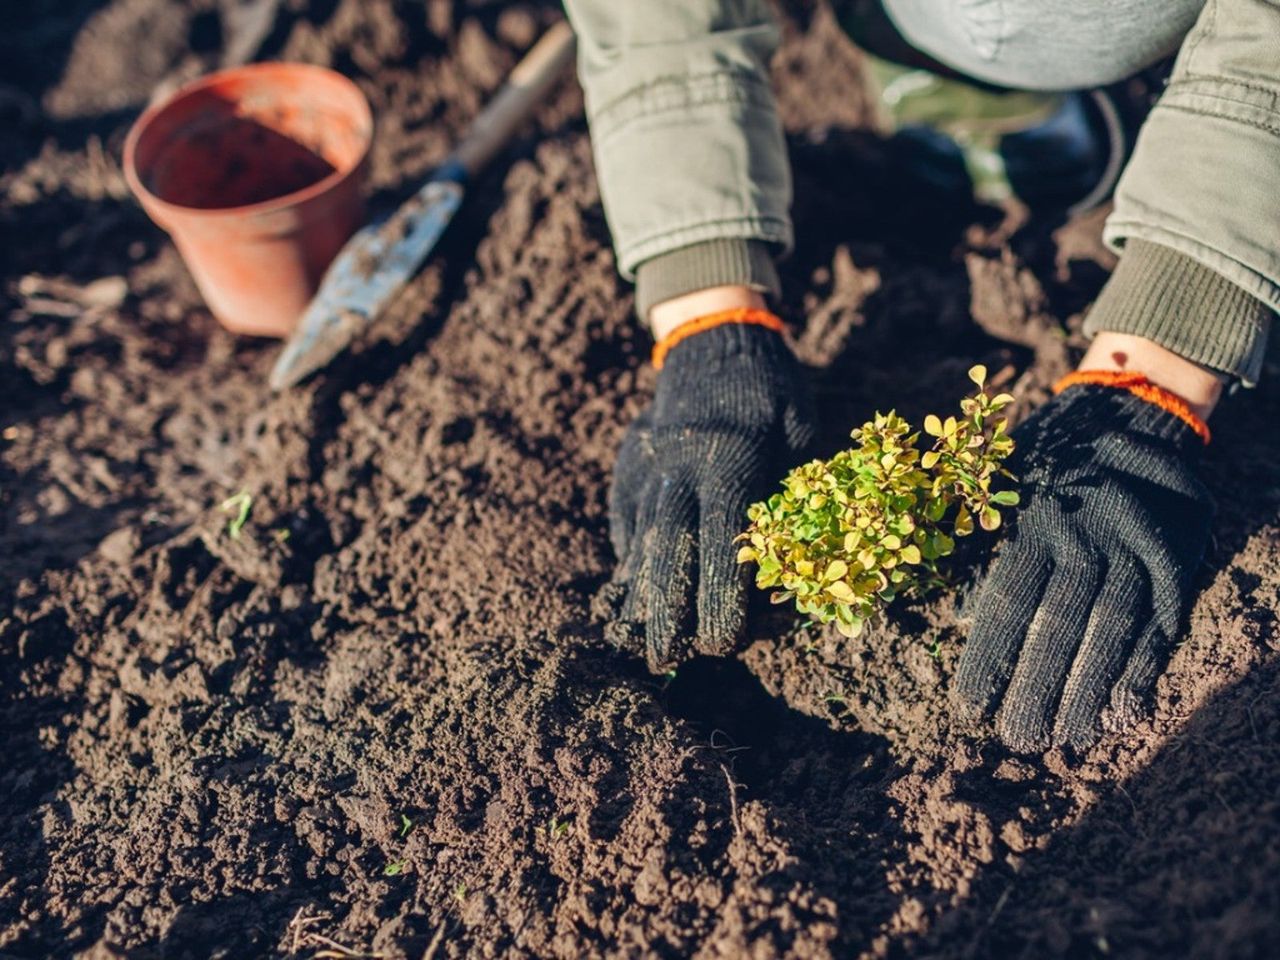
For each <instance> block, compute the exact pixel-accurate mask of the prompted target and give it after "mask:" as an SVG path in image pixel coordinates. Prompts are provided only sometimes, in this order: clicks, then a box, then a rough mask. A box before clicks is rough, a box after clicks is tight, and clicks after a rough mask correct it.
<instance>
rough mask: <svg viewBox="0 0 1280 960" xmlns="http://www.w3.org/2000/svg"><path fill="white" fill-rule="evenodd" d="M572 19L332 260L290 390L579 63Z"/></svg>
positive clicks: (342, 337) (402, 278) (294, 343)
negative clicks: (440, 159) (436, 161)
mask: <svg viewBox="0 0 1280 960" xmlns="http://www.w3.org/2000/svg"><path fill="white" fill-rule="evenodd" d="M573 51H574V37H573V31H572V29H571V28H570V27H569V24H568V23H565V22H561V23H558V24H556V25H555V26H554V27H552V28H551V29H550V30H548V31H547V32H546V34H544V35H543V37H542V38H541V39H540V40H539V41H538V42H537V43H536V44H535V45H534V47H533V49H532V50H530V51H529V53H528V54H527V55H526V56H525V58H524V59H523V60H521V61H520V63H519V64H518V65H517V66H516V68H515V69H514V70H513V71H512V72H511V76H510V78H509V79H508V80H507V83H506V85H505V86H503V88H502V89H501V90H500V91H498V94H497V96H495V97H494V99H493V101H492V102H491V103H490V104H489V105H488V106H487V107H485V108H484V110H482V111H481V112H480V115H479V116H478V117H476V119H475V122H474V123H473V125H472V127H471V130H470V132H469V133H468V134H467V136H466V137H465V138H464V139H463V141H462V143H461V144H459V145H458V147H457V148H456V149H455V150H454V151H453V153H452V154H450V155H449V157H448V159H447V160H445V162H444V164H443V165H441V166H440V167H439V169H437V170H436V171H435V172H434V173H433V174H432V175H431V178H430V179H429V180H428V181H427V183H426V185H425V186H423V188H422V189H421V190H419V191H418V192H417V193H416V194H414V195H413V196H412V197H410V198H409V200H407V201H406V202H405V203H404V204H403V205H402V206H401V207H400V208H399V209H397V210H396V211H395V212H394V213H392V214H391V215H390V216H389V217H387V218H385V219H383V220H381V221H379V222H375V223H371V224H369V225H367V226H365V227H363V228H361V229H360V230H358V231H357V232H356V233H355V235H354V236H352V238H351V239H350V240H348V241H347V243H346V246H344V247H343V248H342V249H341V250H340V251H339V252H338V255H337V257H335V258H334V261H333V263H332V264H330V265H329V269H328V271H327V272H326V273H325V275H324V279H323V280H322V281H321V283H320V289H319V290H318V291H317V293H316V295H315V298H314V299H313V300H312V301H311V303H310V304H309V305H308V307H307V309H306V311H305V312H304V313H303V315H302V319H301V320H299V321H298V326H297V328H296V329H295V330H294V332H293V334H292V335H291V336H290V337H289V340H288V342H287V343H286V344H285V346H284V351H283V352H282V353H281V354H280V358H279V359H278V360H277V361H276V365H275V368H274V369H273V370H272V371H271V388H272V389H273V390H282V389H284V388H285V387H290V386H292V385H294V384H295V383H298V382H299V381H300V380H302V379H303V378H305V377H307V376H309V375H310V374H312V373H314V372H315V371H317V370H319V369H321V368H322V367H324V366H325V365H326V364H328V363H329V361H331V360H332V359H333V358H334V357H336V356H337V355H338V354H340V353H341V352H342V351H343V350H345V349H346V347H347V345H348V344H349V343H351V341H352V340H353V339H354V338H355V337H356V335H357V334H358V333H359V332H360V331H361V330H363V329H364V328H365V327H366V326H368V324H369V323H371V322H372V321H373V320H374V319H376V318H377V316H378V314H379V312H381V310H382V309H383V308H384V307H385V306H386V305H387V303H389V302H390V301H391V299H392V298H393V297H394V296H395V295H396V294H397V293H399V291H400V290H401V288H402V287H403V286H404V285H405V283H406V282H407V281H408V280H409V278H410V277H412V276H413V274H414V273H415V272H417V270H418V268H419V267H420V266H421V265H422V261H423V260H424V259H426V256H427V254H428V253H430V252H431V249H432V248H433V247H434V246H435V245H436V242H437V241H438V240H439V239H440V236H441V234H443V233H444V230H445V227H447V226H448V225H449V221H450V220H451V219H453V214H454V212H455V211H456V210H457V209H458V207H459V205H460V204H461V203H462V197H463V194H464V192H465V189H466V184H467V181H468V180H469V179H471V178H473V177H475V176H476V174H478V173H479V172H480V171H481V170H482V169H483V168H484V167H485V165H486V164H487V163H488V162H489V161H490V160H492V159H493V157H494V156H495V155H496V154H497V153H498V151H500V150H501V149H502V148H503V147H504V146H505V145H506V143H507V141H508V140H510V139H511V136H512V134H514V133H515V131H516V129H517V128H518V127H519V126H520V124H521V123H523V122H524V121H525V120H527V119H528V118H529V116H530V115H531V114H532V113H533V111H534V110H535V109H536V108H537V106H538V105H539V104H540V103H541V102H542V101H543V99H544V98H545V97H546V95H547V92H548V91H549V90H550V89H551V87H552V86H553V85H554V83H555V82H556V80H557V79H559V77H560V76H561V74H563V73H564V71H565V69H566V68H567V67H568V65H569V64H570V62H571V61H572V60H573Z"/></svg>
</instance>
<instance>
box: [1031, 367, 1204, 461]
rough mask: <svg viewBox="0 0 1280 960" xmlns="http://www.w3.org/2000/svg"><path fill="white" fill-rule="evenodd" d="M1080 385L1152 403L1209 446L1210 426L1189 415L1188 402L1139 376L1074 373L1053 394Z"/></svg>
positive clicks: (1108, 372)
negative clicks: (1125, 394) (1118, 392)
mask: <svg viewBox="0 0 1280 960" xmlns="http://www.w3.org/2000/svg"><path fill="white" fill-rule="evenodd" d="M1082 384H1093V385H1095V386H1099V387H1114V388H1116V389H1117V390H1128V391H1129V392H1130V393H1132V394H1133V395H1134V396H1135V397H1137V398H1138V399H1139V400H1145V401H1146V402H1147V403H1154V404H1155V405H1156V406H1157V407H1159V408H1160V409H1161V410H1167V411H1168V412H1169V413H1172V414H1173V415H1174V416H1175V417H1177V418H1178V419H1179V420H1181V421H1182V422H1183V423H1185V424H1186V425H1187V426H1188V427H1190V428H1191V429H1192V430H1193V431H1195V434H1196V436H1197V437H1199V438H1200V439H1201V440H1203V441H1204V442H1205V443H1208V442H1209V436H1210V434H1209V425H1208V424H1207V423H1205V422H1204V421H1203V420H1201V419H1200V418H1199V417H1197V416H1196V415H1195V414H1194V413H1193V412H1192V411H1191V407H1190V406H1188V405H1187V401H1185V400H1183V399H1182V398H1181V397H1180V396H1178V395H1177V394H1176V393H1174V392H1172V391H1171V390H1166V389H1165V388H1164V387H1159V386H1156V385H1155V384H1154V383H1152V382H1151V381H1150V380H1148V379H1147V378H1146V377H1144V376H1143V375H1142V374H1140V373H1128V372H1126V371H1124V370H1077V371H1076V372H1075V373H1069V374H1067V375H1066V376H1065V377H1063V378H1062V379H1061V380H1059V381H1058V382H1057V383H1055V384H1054V385H1053V392H1054V393H1061V392H1062V391H1063V390H1066V389H1067V388H1068V387H1074V386H1079V385H1082Z"/></svg>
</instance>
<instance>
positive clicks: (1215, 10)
mask: <svg viewBox="0 0 1280 960" xmlns="http://www.w3.org/2000/svg"><path fill="white" fill-rule="evenodd" d="M1277 156H1280V4H1277V3H1275V2H1266V0H1210V2H1209V3H1208V4H1207V5H1206V6H1205V9H1204V11H1203V12H1202V14H1201V16H1200V19H1199V21H1198V22H1197V24H1196V26H1195V28H1194V29H1193V30H1192V32H1191V33H1190V34H1189V35H1188V37H1187V39H1186V41H1185V42H1184V44H1183V47H1182V51H1181V53H1180V54H1179V56H1178V61H1177V65H1176V67H1175V69H1174V73H1173V76H1172V79H1171V81H1170V84H1169V88H1168V89H1167V90H1166V92H1165V94H1164V96H1163V97H1162V98H1161V100H1160V103H1159V104H1158V105H1157V106H1156V108H1155V109H1154V110H1153V111H1152V114H1151V116H1150V117H1149V118H1148V120H1147V122H1146V124H1145V125H1144V127H1143V130H1142V133H1141V135H1140V136H1139V138H1138V143H1137V147H1136V149H1135V152H1134V155H1133V158H1132V160H1131V161H1130V163H1129V166H1128V168H1127V169H1126V171H1125V174H1124V176H1123V178H1122V179H1121V181H1120V185H1119V187H1118V189H1117V193H1116V209H1115V212H1114V213H1113V214H1112V215H1111V217H1110V218H1109V219H1108V221H1107V227H1106V239H1107V241H1108V242H1109V243H1110V244H1111V245H1112V246H1113V248H1115V249H1117V250H1122V249H1124V248H1127V247H1128V245H1129V244H1130V242H1131V241H1134V240H1144V241H1149V242H1150V243H1151V244H1152V245H1156V244H1158V245H1159V247H1160V248H1162V249H1164V250H1168V251H1173V252H1174V253H1175V254H1177V255H1179V256H1180V257H1181V258H1182V259H1178V258H1177V257H1170V256H1167V255H1153V254H1152V251H1151V250H1150V249H1148V250H1147V251H1146V252H1143V253H1141V254H1140V255H1139V256H1138V257H1137V259H1138V260H1141V261H1143V263H1144V264H1145V270H1144V271H1143V273H1144V275H1142V276H1139V275H1137V273H1136V272H1135V267H1136V262H1135V261H1134V260H1131V261H1130V263H1129V264H1128V265H1126V264H1125V263H1124V259H1123V257H1122V261H1121V268H1120V269H1119V270H1117V275H1116V277H1114V278H1113V280H1112V282H1111V283H1110V284H1108V290H1107V292H1106V293H1104V295H1103V297H1102V298H1101V299H1100V300H1099V303H1098V306H1097V307H1096V308H1095V310H1094V311H1093V313H1092V314H1091V315H1090V317H1089V320H1088V324H1087V326H1086V330H1087V331H1088V332H1100V331H1116V332H1124V333H1129V334H1133V335H1136V336H1142V337H1146V338H1148V339H1151V340H1153V341H1154V342H1156V343H1159V344H1161V345H1162V346H1165V347H1167V348H1169V349H1171V350H1173V351H1174V352H1176V353H1178V354H1179V355H1181V356H1183V357H1185V358H1187V359H1189V360H1191V361H1193V362H1195V363H1197V364H1200V365H1202V366H1206V367H1209V368H1211V369H1213V370H1216V371H1218V372H1221V373H1223V374H1225V375H1227V376H1228V377H1231V378H1235V379H1239V380H1241V381H1243V382H1244V383H1246V384H1249V383H1253V382H1254V381H1256V379H1257V377H1258V375H1259V373H1260V371H1261V367H1262V356H1263V351H1264V348H1265V344H1266V339H1267V333H1268V329H1269V326H1270V322H1271V320H1270V318H1271V314H1272V312H1273V311H1275V310H1277V309H1280V244H1278V243H1277V224H1280V164H1278V163H1277V160H1276V158H1277ZM1122 271H1123V272H1122ZM1209 271H1212V274H1210V273H1209ZM1213 275H1216V276H1217V277H1220V278H1222V280H1224V281H1226V282H1227V283H1228V284H1229V286H1222V285H1217V284H1215V283H1214V279H1213ZM1243 295H1247V297H1246V296H1243Z"/></svg>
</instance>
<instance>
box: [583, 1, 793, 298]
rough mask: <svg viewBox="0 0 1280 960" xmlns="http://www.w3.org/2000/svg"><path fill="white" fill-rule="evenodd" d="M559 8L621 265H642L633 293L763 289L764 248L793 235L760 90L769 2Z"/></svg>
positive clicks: (771, 280)
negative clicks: (567, 25)
mask: <svg viewBox="0 0 1280 960" xmlns="http://www.w3.org/2000/svg"><path fill="white" fill-rule="evenodd" d="M567 7H568V10H569V15H570V18H571V19H572V20H573V23H574V26H575V28H576V30H577V32H578V35H579V40H580V54H579V76H580V78H581V81H582V85H583V88H584V90H585V92H586V97H587V109H588V119H589V122H590V125H591V135H592V146H593V150H594V154H595V161H596V175H597V179H598V181H599V184H600V191H601V197H602V200H603V203H604V207H605V214H606V216H607V218H608V221H609V226H610V229H611V231H612V233H613V241H614V247H615V250H616V252H617V257H618V268H619V270H620V271H621V272H622V274H623V276H625V277H627V278H628V279H637V273H639V274H640V276H639V281H640V284H641V289H640V290H639V291H638V300H639V302H640V303H641V304H642V306H643V307H646V308H647V307H648V306H649V305H651V304H652V303H655V302H659V301H661V300H665V299H670V298H672V297H675V296H680V295H682V294H683V293H687V292H690V291H692V290H694V289H699V288H706V287H713V286H718V285H729V284H741V285H745V286H748V287H750V288H752V289H756V290H766V291H767V290H772V289H773V288H774V287H775V286H776V282H777V280H776V274H774V272H773V270H772V260H771V257H772V254H773V253H775V252H777V251H778V250H779V249H784V248H786V247H788V246H789V245H790V243H791V223H790V219H789V215H788V208H789V206H790V201H791V182H790V171H789V168H788V164H787V156H786V149H785V145H784V142H783V138H782V130H781V125H780V123H779V121H778V117H777V112H776V110H775V107H774V102H773V96H772V92H771V91H770V88H769V75H768V60H769V57H770V56H771V55H772V53H773V51H774V49H775V48H776V47H777V44H778V39H779V38H778V32H777V28H776V27H775V25H774V23H773V21H772V18H771V14H770V11H769V8H768V5H767V4H766V3H765V2H764V0H745V2H744V0H737V2H731V0H646V2H645V3H643V4H639V3H617V2H616V0H569V2H568V4H567ZM686 251H687V252H689V253H690V254H691V255H689V256H685V255H684V254H683V253H680V252H686ZM672 254H676V256H675V257H674V258H672V256H671V255H672ZM646 265H647V267H646Z"/></svg>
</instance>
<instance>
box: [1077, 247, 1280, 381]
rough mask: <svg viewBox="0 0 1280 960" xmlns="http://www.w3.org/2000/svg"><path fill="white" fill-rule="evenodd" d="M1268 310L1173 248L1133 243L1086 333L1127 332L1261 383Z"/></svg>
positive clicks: (1091, 313) (1087, 321) (1092, 312)
mask: <svg viewBox="0 0 1280 960" xmlns="http://www.w3.org/2000/svg"><path fill="white" fill-rule="evenodd" d="M1271 314H1272V311H1271V308H1270V307H1268V306H1267V305H1266V304H1265V303H1263V302H1262V301H1261V300H1259V299H1258V298H1256V297H1254V296H1252V295H1250V294H1248V293H1246V292H1245V290H1244V289H1243V288H1242V287H1239V286H1237V285H1236V284H1234V283H1232V282H1231V281H1230V280H1228V279H1227V278H1226V277H1224V276H1222V274H1220V273H1218V272H1217V271H1215V270H1213V269H1211V268H1209V267H1206V266H1205V265H1204V264H1202V263H1200V262H1199V261H1197V260H1193V259H1192V258H1191V257H1188V256H1186V255H1185V254H1182V253H1179V252H1178V251H1176V250H1173V249H1172V248H1170V247H1165V246H1162V245H1161V244H1158V243H1152V242H1150V241H1147V240H1138V239H1136V238H1130V239H1129V240H1128V241H1127V242H1126V243H1125V245H1124V252H1123V254H1122V255H1121V257H1120V263H1119V265H1118V266H1117V267H1116V269H1115V272H1114V273H1113V274H1112V275H1111V279H1110V280H1109V281H1108V282H1107V285H1106V286H1105V287H1103V289H1102V293H1101V294H1100V295H1099V297H1098V300H1097V302H1096V303H1095V304H1094V305H1093V309H1092V310H1090V311H1089V316H1088V317H1086V318H1085V324H1084V332H1085V333H1086V334H1087V335H1089V336H1093V335H1094V334H1096V333H1100V332H1102V331H1104V330H1105V331H1110V332H1112V333H1128V334H1132V335H1134V336H1138V337H1145V338H1146V339H1148V340H1153V341H1155V342H1156V343H1158V344H1160V345H1161V346H1162V347H1165V348H1166V349H1169V350H1172V351H1173V352H1174V353H1176V354H1179V355H1180V356H1182V357H1185V358H1186V359H1188V360H1191V361H1192V362H1194V363H1198V364H1200V365H1202V366H1205V367H1209V368H1210V369H1212V370H1217V371H1219V372H1221V373H1225V374H1227V375H1229V376H1232V377H1235V378H1237V379H1239V380H1240V381H1241V383H1243V384H1244V385H1245V386H1246V387H1251V386H1253V385H1254V384H1255V383H1257V381H1258V376H1259V375H1260V374H1261V372H1262V357H1263V353H1264V352H1265V351H1266V348H1267V333H1268V331H1269V330H1270V327H1271Z"/></svg>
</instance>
